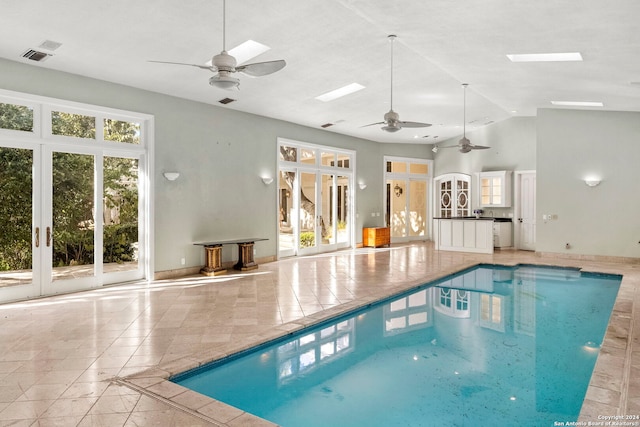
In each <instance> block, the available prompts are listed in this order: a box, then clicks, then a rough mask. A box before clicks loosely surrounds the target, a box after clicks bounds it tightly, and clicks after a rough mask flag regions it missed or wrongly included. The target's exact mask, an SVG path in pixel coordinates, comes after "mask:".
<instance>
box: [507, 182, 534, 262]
mask: <svg viewBox="0 0 640 427" xmlns="http://www.w3.org/2000/svg"><path fill="white" fill-rule="evenodd" d="M515 187H516V188H515V193H516V194H515V199H516V204H515V217H516V218H517V219H516V221H515V223H514V230H513V231H514V236H515V239H514V240H515V242H514V243H515V247H516V249H521V250H525V251H535V250H536V172H535V171H516V173H515Z"/></svg>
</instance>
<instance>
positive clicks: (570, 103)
mask: <svg viewBox="0 0 640 427" xmlns="http://www.w3.org/2000/svg"><path fill="white" fill-rule="evenodd" d="M551 103H552V104H553V105H558V106H561V107H604V104H603V103H602V102H593V101H551Z"/></svg>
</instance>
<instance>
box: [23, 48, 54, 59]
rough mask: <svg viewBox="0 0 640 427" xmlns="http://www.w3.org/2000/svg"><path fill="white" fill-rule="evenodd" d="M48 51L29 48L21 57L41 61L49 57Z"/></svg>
mask: <svg viewBox="0 0 640 427" xmlns="http://www.w3.org/2000/svg"><path fill="white" fill-rule="evenodd" d="M50 56H51V54H50V53H44V52H38V51H37V50H33V49H29V50H28V51H26V52H25V53H23V54H22V57H23V58H27V59H30V60H32V61H36V62H42V61H44V60H46V59H47V58H48V57H50Z"/></svg>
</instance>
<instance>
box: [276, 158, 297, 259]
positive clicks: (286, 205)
mask: <svg viewBox="0 0 640 427" xmlns="http://www.w3.org/2000/svg"><path fill="white" fill-rule="evenodd" d="M296 185H297V183H296V173H295V172H294V171H286V170H280V174H279V179H278V208H279V211H280V212H279V220H278V254H279V256H281V257H286V256H293V255H295V253H296V249H297V245H296V238H295V234H296V229H297V218H298V215H297V212H298V211H297V209H296V208H295V205H294V200H293V195H294V194H295V191H294V189H295V188H296Z"/></svg>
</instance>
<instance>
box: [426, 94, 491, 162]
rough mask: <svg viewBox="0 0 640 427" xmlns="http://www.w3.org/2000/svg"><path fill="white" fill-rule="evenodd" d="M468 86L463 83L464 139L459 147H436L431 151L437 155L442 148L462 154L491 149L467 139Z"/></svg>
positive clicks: (461, 139)
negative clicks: (455, 149)
mask: <svg viewBox="0 0 640 427" xmlns="http://www.w3.org/2000/svg"><path fill="white" fill-rule="evenodd" d="M467 86H469V84H468V83H462V88H463V89H464V95H463V96H464V102H463V104H462V105H463V107H462V117H463V118H462V138H460V141H458V145H449V146H447V147H438V146H437V145H434V146H433V148H432V149H431V151H433V152H434V153H437V152H438V150H439V149H440V148H454V147H455V148H457V149H458V151H460V152H461V153H468V152H469V151H471V150H486V149H488V148H491V147H486V146H484V145H475V144H472V143H471V141H469V139H468V138H467Z"/></svg>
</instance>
